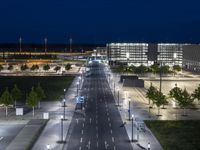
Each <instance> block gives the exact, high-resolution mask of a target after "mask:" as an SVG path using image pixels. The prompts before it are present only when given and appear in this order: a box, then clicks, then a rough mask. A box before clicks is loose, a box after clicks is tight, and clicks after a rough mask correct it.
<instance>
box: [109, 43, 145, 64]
mask: <svg viewBox="0 0 200 150" xmlns="http://www.w3.org/2000/svg"><path fill="white" fill-rule="evenodd" d="M107 50H108V59H109V61H112V62H121V63H128V64H129V65H131V64H133V65H135V66H139V65H141V64H143V65H146V64H147V61H148V60H147V55H146V53H147V51H148V44H146V43H111V44H107Z"/></svg>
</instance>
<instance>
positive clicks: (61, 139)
mask: <svg viewBox="0 0 200 150" xmlns="http://www.w3.org/2000/svg"><path fill="white" fill-rule="evenodd" d="M60 119H61V137H60V142H61V143H62V142H63V116H61V117H60Z"/></svg>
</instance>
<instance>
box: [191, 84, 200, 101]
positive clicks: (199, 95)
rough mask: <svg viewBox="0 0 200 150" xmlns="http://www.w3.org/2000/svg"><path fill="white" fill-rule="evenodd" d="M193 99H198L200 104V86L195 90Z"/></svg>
mask: <svg viewBox="0 0 200 150" xmlns="http://www.w3.org/2000/svg"><path fill="white" fill-rule="evenodd" d="M192 97H193V99H197V100H198V103H199V102H200V84H199V86H198V87H197V88H196V89H195V90H194V92H193V93H192Z"/></svg>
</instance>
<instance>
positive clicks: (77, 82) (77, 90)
mask: <svg viewBox="0 0 200 150" xmlns="http://www.w3.org/2000/svg"><path fill="white" fill-rule="evenodd" d="M78 85H79V83H78V82H77V83H76V86H77V96H78Z"/></svg>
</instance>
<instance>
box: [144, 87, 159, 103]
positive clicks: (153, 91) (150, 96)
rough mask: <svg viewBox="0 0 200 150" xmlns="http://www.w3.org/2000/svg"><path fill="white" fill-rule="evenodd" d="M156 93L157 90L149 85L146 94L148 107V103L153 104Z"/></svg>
mask: <svg viewBox="0 0 200 150" xmlns="http://www.w3.org/2000/svg"><path fill="white" fill-rule="evenodd" d="M156 91H157V89H156V88H155V87H154V86H153V85H152V84H151V86H150V87H149V89H148V90H147V92H146V98H148V99H149V105H150V101H152V102H153V104H154V99H155V94H156Z"/></svg>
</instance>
